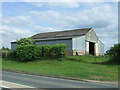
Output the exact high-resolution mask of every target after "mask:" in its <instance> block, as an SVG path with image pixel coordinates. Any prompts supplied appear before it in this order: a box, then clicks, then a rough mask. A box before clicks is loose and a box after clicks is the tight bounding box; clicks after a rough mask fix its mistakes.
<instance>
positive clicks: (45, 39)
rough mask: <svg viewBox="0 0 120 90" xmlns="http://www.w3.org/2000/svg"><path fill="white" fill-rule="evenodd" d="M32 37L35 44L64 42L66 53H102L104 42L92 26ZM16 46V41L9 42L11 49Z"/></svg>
mask: <svg viewBox="0 0 120 90" xmlns="http://www.w3.org/2000/svg"><path fill="white" fill-rule="evenodd" d="M32 38H33V40H35V45H46V44H49V45H54V44H66V45H67V50H66V54H67V55H76V54H77V55H83V54H92V55H103V54H104V44H103V43H102V42H101V41H100V40H99V39H98V37H97V35H96V33H95V32H94V30H93V29H92V28H85V29H75V30H67V31H57V32H48V33H38V34H36V35H34V36H32ZM16 46H17V44H16V42H11V49H15V48H16Z"/></svg>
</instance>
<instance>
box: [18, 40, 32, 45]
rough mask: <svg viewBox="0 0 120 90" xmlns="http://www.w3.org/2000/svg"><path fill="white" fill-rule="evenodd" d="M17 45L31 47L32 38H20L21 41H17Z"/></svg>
mask: <svg viewBox="0 0 120 90" xmlns="http://www.w3.org/2000/svg"><path fill="white" fill-rule="evenodd" d="M17 44H18V45H20V46H24V45H33V44H34V41H33V40H32V38H22V39H20V40H18V41H17Z"/></svg>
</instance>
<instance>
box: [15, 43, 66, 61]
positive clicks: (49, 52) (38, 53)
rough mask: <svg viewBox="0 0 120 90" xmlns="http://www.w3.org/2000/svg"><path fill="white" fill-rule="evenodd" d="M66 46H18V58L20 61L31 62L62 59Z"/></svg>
mask: <svg viewBox="0 0 120 90" xmlns="http://www.w3.org/2000/svg"><path fill="white" fill-rule="evenodd" d="M65 49H66V45H65V44H56V45H54V46H50V45H43V46H36V45H24V46H17V48H16V51H15V52H16V56H17V58H18V59H19V60H20V61H31V60H35V59H38V58H51V57H52V58H61V57H64V56H65Z"/></svg>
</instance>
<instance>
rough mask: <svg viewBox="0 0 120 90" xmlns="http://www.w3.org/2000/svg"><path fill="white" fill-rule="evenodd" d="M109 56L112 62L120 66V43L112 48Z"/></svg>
mask: <svg viewBox="0 0 120 90" xmlns="http://www.w3.org/2000/svg"><path fill="white" fill-rule="evenodd" d="M107 54H108V55H109V56H110V57H111V59H110V62H112V63H118V64H120V43H118V44H115V45H114V46H113V47H111V48H110V50H108V51H107Z"/></svg>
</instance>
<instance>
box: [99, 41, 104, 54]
mask: <svg viewBox="0 0 120 90" xmlns="http://www.w3.org/2000/svg"><path fill="white" fill-rule="evenodd" d="M98 53H99V55H103V54H104V44H103V43H102V42H101V41H100V40H99V41H98Z"/></svg>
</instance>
